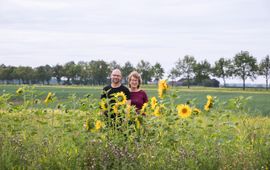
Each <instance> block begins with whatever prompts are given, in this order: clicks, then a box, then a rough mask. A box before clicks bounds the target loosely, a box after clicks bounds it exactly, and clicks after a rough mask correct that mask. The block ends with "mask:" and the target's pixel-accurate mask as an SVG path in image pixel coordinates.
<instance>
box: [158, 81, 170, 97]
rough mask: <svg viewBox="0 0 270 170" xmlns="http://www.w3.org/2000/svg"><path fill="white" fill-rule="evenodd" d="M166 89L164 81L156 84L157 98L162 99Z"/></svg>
mask: <svg viewBox="0 0 270 170" xmlns="http://www.w3.org/2000/svg"><path fill="white" fill-rule="evenodd" d="M167 89H168V85H167V82H166V80H160V81H159V82H158V96H159V98H161V99H162V98H163V94H164V93H166V90H167Z"/></svg>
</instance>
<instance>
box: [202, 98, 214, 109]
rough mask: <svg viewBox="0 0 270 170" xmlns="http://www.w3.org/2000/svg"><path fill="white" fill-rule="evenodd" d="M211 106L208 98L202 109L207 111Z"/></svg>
mask: <svg viewBox="0 0 270 170" xmlns="http://www.w3.org/2000/svg"><path fill="white" fill-rule="evenodd" d="M212 107H213V103H212V101H210V100H208V101H207V103H206V104H205V105H204V110H205V111H209V110H210V108H212Z"/></svg>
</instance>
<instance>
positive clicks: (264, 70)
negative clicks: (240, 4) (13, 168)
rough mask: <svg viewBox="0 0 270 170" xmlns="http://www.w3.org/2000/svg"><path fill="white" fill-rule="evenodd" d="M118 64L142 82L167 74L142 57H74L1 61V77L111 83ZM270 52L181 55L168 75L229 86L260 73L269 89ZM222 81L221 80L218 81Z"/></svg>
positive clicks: (190, 82)
mask: <svg viewBox="0 0 270 170" xmlns="http://www.w3.org/2000/svg"><path fill="white" fill-rule="evenodd" d="M115 68H118V69H120V70H121V71H122V74H123V80H124V81H125V82H127V77H128V75H129V73H130V72H131V71H133V70H137V71H138V72H139V73H140V74H141V76H142V79H143V81H144V82H143V83H145V84H147V82H149V81H158V80H159V79H162V78H163V77H164V73H165V72H164V69H163V67H162V66H161V64H160V63H158V62H157V63H155V64H154V65H151V64H150V63H149V62H148V61H144V60H141V61H140V62H139V63H138V64H137V65H136V66H133V65H132V64H131V63H130V62H129V61H127V62H126V63H125V64H124V65H123V66H121V65H120V64H118V63H117V62H116V61H112V62H109V63H108V62H106V61H103V60H96V61H95V60H92V61H90V62H84V61H80V62H78V63H77V64H76V63H75V62H74V61H70V62H67V63H65V64H64V65H60V64H57V65H55V66H50V65H44V66H38V67H35V68H32V67H29V66H18V67H15V66H6V65H4V64H2V65H0V80H1V81H2V82H4V83H6V84H12V83H15V82H18V83H19V84H40V83H41V84H49V83H50V81H51V79H52V77H54V78H56V80H57V83H58V84H68V85H69V84H80V85H89V84H91V85H103V84H106V83H108V79H109V76H110V72H111V71H112V70H113V69H115ZM269 70H270V63H269V55H267V56H266V57H265V58H264V59H262V60H261V61H260V63H258V62H257V59H256V58H255V57H253V56H252V55H250V53H249V52H248V51H241V52H239V53H237V54H236V55H235V56H234V57H233V58H232V59H226V58H220V59H219V60H217V61H215V63H214V65H213V66H211V64H210V63H209V62H208V61H207V60H203V61H199V62H198V61H196V59H195V58H194V57H193V56H191V55H186V56H184V57H183V58H179V59H178V60H177V61H176V62H175V65H174V66H173V68H172V69H171V70H170V71H169V76H168V78H170V79H171V80H172V82H174V81H175V80H176V79H178V78H181V80H182V83H183V84H182V85H187V86H188V88H189V87H190V86H191V85H204V86H212V85H213V83H214V84H215V83H217V80H215V79H211V77H217V78H221V79H222V80H223V84H224V86H225V87H226V79H227V78H234V77H238V78H241V80H242V81H243V89H244V90H245V82H246V80H247V79H248V78H249V79H251V80H255V79H256V77H257V76H259V75H261V76H264V77H265V81H266V89H267V90H268V87H269V85H268V80H269V73H270V71H269ZM218 84H219V82H218Z"/></svg>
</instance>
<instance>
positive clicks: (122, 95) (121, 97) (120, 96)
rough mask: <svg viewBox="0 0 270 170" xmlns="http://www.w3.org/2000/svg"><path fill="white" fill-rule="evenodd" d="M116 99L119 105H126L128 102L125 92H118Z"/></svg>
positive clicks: (115, 95)
mask: <svg viewBox="0 0 270 170" xmlns="http://www.w3.org/2000/svg"><path fill="white" fill-rule="evenodd" d="M114 97H115V102H116V103H117V104H118V105H124V104H126V102H127V97H126V95H125V93H124V92H118V93H116V94H114Z"/></svg>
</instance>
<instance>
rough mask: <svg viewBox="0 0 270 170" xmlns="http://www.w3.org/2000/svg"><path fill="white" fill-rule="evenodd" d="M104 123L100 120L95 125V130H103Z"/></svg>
mask: <svg viewBox="0 0 270 170" xmlns="http://www.w3.org/2000/svg"><path fill="white" fill-rule="evenodd" d="M102 126H103V123H102V122H101V121H100V120H97V121H96V123H95V129H96V130H99V129H100V128H102Z"/></svg>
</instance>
